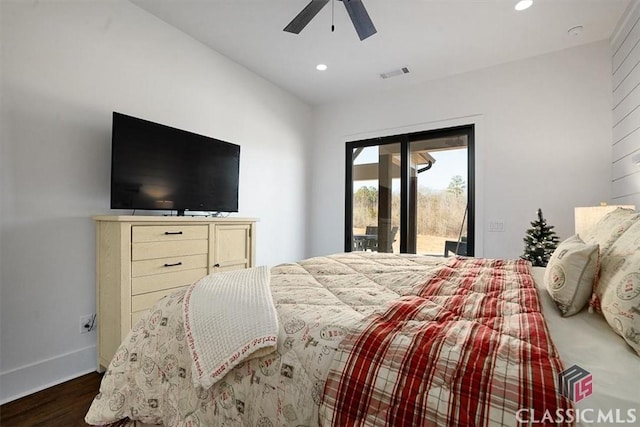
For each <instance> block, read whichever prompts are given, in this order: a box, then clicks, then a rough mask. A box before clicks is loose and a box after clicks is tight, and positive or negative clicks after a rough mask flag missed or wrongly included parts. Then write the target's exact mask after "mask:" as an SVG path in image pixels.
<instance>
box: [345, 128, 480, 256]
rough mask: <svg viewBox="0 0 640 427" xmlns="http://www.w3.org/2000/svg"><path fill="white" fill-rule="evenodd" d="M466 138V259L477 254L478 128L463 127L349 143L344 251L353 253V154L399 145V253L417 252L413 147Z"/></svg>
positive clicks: (346, 161) (346, 154)
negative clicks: (413, 216)
mask: <svg viewBox="0 0 640 427" xmlns="http://www.w3.org/2000/svg"><path fill="white" fill-rule="evenodd" d="M460 135H466V137H467V256H473V255H474V253H475V181H476V180H475V157H476V156H475V124H468V125H460V126H453V127H447V128H442V129H433V130H426V131H418V132H411V133H405V134H399V135H391V136H384V137H376V138H369V139H364V140H358V141H347V142H346V150H345V200H344V203H345V205H344V206H345V218H344V250H345V252H351V251H352V244H353V152H354V149H356V148H365V147H372V146H379V145H387V144H400V157H401V162H400V163H401V166H400V177H401V180H400V230H398V235H399V237H400V252H401V253H408V250H409V249H413V251H415V238H414V239H413V242H414V244H413V245H412V246H413V247H411V246H410V245H409V242H410V240H411V239H410V236H409V232H410V226H409V224H410V221H411V203H410V200H409V199H410V197H409V181H410V174H411V171H410V167H409V166H410V155H411V152H410V143H411V142H414V141H420V140H424V139H436V138H446V137H452V136H460Z"/></svg>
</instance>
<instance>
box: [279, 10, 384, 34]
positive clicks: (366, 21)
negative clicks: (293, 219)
mask: <svg viewBox="0 0 640 427" xmlns="http://www.w3.org/2000/svg"><path fill="white" fill-rule="evenodd" d="M329 1H331V0H311V3H309V4H308V5H307V6H306V7H305V8H304V9H302V12H300V13H299V14H298V15H297V16H296V17H295V18H293V20H292V21H291V22H289V25H287V26H286V27H284V31H287V32H289V33H294V34H300V31H302V30H303V29H304V27H306V26H307V24H308V23H309V22H311V20H312V19H313V18H314V16H316V15H317V14H318V12H320V10H321V9H322V8H323V7H325V6H326V4H327V3H329ZM339 1H342V3H343V4H344V7H345V8H346V9H347V12H348V13H349V18H351V22H353V26H354V27H355V29H356V32H357V33H358V37H360V40H364V39H366V38H367V37H370V36H372V35H374V34H375V33H376V32H377V30H376V27H374V25H373V22H372V21H371V18H370V17H369V14H368V13H367V10H366V9H365V8H364V4H362V1H361V0H339ZM331 30H332V31H333V25H332V26H331Z"/></svg>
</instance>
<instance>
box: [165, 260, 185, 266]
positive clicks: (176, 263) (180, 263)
mask: <svg viewBox="0 0 640 427" xmlns="http://www.w3.org/2000/svg"><path fill="white" fill-rule="evenodd" d="M178 265H182V261H180V262H174V263H173V264H165V265H164V266H165V267H175V266H178Z"/></svg>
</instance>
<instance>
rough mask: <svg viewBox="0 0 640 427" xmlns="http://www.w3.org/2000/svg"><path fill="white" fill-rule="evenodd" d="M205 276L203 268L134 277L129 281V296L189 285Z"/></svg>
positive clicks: (205, 272) (205, 271)
mask: <svg viewBox="0 0 640 427" xmlns="http://www.w3.org/2000/svg"><path fill="white" fill-rule="evenodd" d="M206 275H207V269H206V267H205V268H196V269H193V270H186V271H175V272H172V273H164V274H154V275H152V276H142V277H134V278H133V279H131V295H139V294H144V293H148V292H151V291H157V290H161V289H170V288H175V287H179V286H185V285H190V284H192V283H194V282H195V281H196V280H199V279H201V278H203V277H204V276H206Z"/></svg>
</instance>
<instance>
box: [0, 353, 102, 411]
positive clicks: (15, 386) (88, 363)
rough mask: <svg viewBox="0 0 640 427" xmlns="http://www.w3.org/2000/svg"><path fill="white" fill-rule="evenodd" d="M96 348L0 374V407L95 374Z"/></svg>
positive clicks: (63, 355)
mask: <svg viewBox="0 0 640 427" xmlns="http://www.w3.org/2000/svg"><path fill="white" fill-rule="evenodd" d="M96 360H97V359H96V346H95V345H92V346H89V347H85V348H81V349H79V350H76V351H72V352H69V353H66V354H62V355H60V356H56V357H52V358H50V359H46V360H43V361H40V362H36V363H32V364H30V365H27V366H22V367H20V368H17V369H13V370H11V371H7V372H2V373H0V384H1V385H2V387H0V404H5V403H7V402H11V401H13V400H16V399H19V398H21V397H24V396H28V395H30V394H33V393H35V392H38V391H41V390H44V389H46V388H49V387H52V386H54V385H58V384H60V383H63V382H65V381H68V380H72V379H74V378H77V377H79V376H82V375H85V374H88V373H90V372H95V370H96V365H97V362H96Z"/></svg>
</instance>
